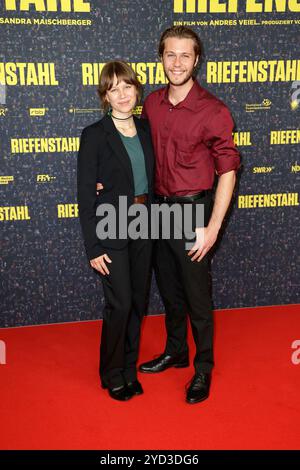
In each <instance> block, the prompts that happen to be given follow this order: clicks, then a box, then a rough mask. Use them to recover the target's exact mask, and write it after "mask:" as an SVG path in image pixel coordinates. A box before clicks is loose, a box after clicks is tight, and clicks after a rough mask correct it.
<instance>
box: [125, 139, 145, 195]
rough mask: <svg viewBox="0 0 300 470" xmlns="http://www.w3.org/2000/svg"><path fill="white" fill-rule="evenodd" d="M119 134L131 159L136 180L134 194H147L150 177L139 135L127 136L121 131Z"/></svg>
mask: <svg viewBox="0 0 300 470" xmlns="http://www.w3.org/2000/svg"><path fill="white" fill-rule="evenodd" d="M118 132H119V131H118ZM119 134H120V137H121V139H122V142H123V144H124V145H125V148H126V150H127V153H128V156H129V158H130V161H131V167H132V173H133V180H134V195H135V196H139V195H140V194H147V193H148V179H147V173H146V165H145V156H144V151H143V147H142V145H141V142H140V139H139V136H138V135H137V134H136V135H135V136H133V137H127V136H125V135H123V134H122V133H121V132H119Z"/></svg>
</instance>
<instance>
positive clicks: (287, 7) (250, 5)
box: [174, 0, 300, 13]
mask: <svg viewBox="0 0 300 470" xmlns="http://www.w3.org/2000/svg"><path fill="white" fill-rule="evenodd" d="M245 3H246V13H262V12H266V13H271V12H286V11H291V12H300V4H299V0H246V2H242V5H243V4H245ZM238 4H239V2H238V0H227V1H225V2H224V1H223V0H174V12H175V13H237V12H238Z"/></svg>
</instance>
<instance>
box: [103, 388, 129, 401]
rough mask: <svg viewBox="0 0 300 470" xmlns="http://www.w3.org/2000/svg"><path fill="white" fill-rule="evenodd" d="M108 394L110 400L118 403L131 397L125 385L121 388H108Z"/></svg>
mask: <svg viewBox="0 0 300 470" xmlns="http://www.w3.org/2000/svg"><path fill="white" fill-rule="evenodd" d="M108 393H109V396H110V397H111V398H113V399H114V400H119V401H126V400H129V399H130V398H132V397H133V392H132V391H131V390H130V389H129V388H128V387H127V385H123V387H118V388H109V389H108Z"/></svg>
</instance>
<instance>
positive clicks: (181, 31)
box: [158, 26, 202, 59]
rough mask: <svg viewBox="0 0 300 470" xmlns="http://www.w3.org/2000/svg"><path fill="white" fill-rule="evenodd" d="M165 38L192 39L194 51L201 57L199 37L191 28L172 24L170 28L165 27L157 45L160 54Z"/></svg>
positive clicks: (163, 48) (161, 53)
mask: <svg viewBox="0 0 300 470" xmlns="http://www.w3.org/2000/svg"><path fill="white" fill-rule="evenodd" d="M167 38H179V39H183V38H185V39H192V40H193V41H194V51H195V54H196V56H197V55H198V56H199V59H200V58H201V54H202V44H201V41H200V38H199V36H198V34H197V33H195V31H193V30H192V29H191V28H187V27H186V26H172V27H171V28H168V29H166V30H165V31H164V32H163V33H162V35H161V38H160V41H159V46H158V53H159V55H160V56H162V55H163V53H164V50H165V41H166V39H167Z"/></svg>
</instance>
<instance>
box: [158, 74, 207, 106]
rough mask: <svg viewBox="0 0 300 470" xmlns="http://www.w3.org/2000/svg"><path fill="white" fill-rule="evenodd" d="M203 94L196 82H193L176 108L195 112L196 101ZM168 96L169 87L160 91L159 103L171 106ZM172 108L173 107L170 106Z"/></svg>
mask: <svg viewBox="0 0 300 470" xmlns="http://www.w3.org/2000/svg"><path fill="white" fill-rule="evenodd" d="M202 93H203V89H202V87H201V86H200V85H199V83H198V81H197V80H194V84H193V86H192V88H191V89H190V91H189V92H188V94H187V96H186V97H185V98H184V100H183V101H180V102H179V103H178V104H177V105H176V106H174V107H176V108H187V109H190V110H191V111H195V110H196V108H197V101H198V99H199V98H200V97H201V95H202ZM168 94H169V85H168V86H166V87H165V88H163V89H162V94H161V99H160V103H166V104H168V105H170V104H172V103H171V102H170V100H169V97H168ZM172 106H173V105H172Z"/></svg>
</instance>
